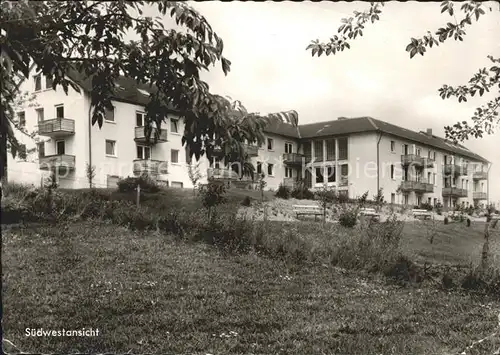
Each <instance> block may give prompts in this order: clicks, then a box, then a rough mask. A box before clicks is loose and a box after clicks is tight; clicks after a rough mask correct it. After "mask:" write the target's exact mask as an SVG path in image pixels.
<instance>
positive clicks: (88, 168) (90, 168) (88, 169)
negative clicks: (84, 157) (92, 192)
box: [85, 163, 95, 189]
mask: <svg viewBox="0 0 500 355" xmlns="http://www.w3.org/2000/svg"><path fill="white" fill-rule="evenodd" d="M85 175H86V176H87V181H88V182H89V187H90V188H91V189H92V188H94V178H95V165H90V164H89V163H86V165H85Z"/></svg>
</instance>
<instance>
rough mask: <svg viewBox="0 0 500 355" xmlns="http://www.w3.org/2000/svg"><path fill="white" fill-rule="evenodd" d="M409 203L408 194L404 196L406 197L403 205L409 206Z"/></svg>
mask: <svg viewBox="0 0 500 355" xmlns="http://www.w3.org/2000/svg"><path fill="white" fill-rule="evenodd" d="M408 201H409V196H408V194H404V195H403V203H404V204H405V205H407V204H408Z"/></svg>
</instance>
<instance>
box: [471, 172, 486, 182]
mask: <svg viewBox="0 0 500 355" xmlns="http://www.w3.org/2000/svg"><path fill="white" fill-rule="evenodd" d="M472 178H473V179H474V180H487V179H488V172H487V171H474V173H473V174H472Z"/></svg>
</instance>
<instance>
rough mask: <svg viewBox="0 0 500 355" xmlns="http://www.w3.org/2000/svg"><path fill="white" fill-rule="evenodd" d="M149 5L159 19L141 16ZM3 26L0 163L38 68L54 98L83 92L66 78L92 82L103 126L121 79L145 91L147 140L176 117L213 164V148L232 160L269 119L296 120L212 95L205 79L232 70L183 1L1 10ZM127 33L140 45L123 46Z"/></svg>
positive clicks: (193, 151) (21, 4) (95, 120)
mask: <svg viewBox="0 0 500 355" xmlns="http://www.w3.org/2000/svg"><path fill="white" fill-rule="evenodd" d="M148 6H151V7H153V8H156V10H157V11H158V13H159V14H160V15H161V17H159V18H154V19H153V18H151V17H144V16H142V14H143V11H144V10H145V9H146V7H148ZM165 16H170V17H171V18H173V19H174V20H175V22H176V24H177V26H179V29H168V28H165V27H164V25H163V22H162V18H163V17H165ZM0 23H1V35H0V36H1V37H0V39H1V52H2V56H1V63H0V64H1V68H0V69H1V72H0V74H1V81H2V83H3V84H4V85H2V103H3V105H2V108H3V109H2V111H1V112H2V113H1V115H2V117H1V118H2V120H1V123H2V125H1V127H0V128H1V130H0V133H1V135H2V136H1V137H2V144H1V147H2V149H3V150H2V155H4V154H5V151H6V150H5V149H6V140H8V141H9V142H10V144H11V145H12V146H13V147H15V146H16V145H17V141H16V140H15V136H14V133H13V130H12V127H11V124H10V122H12V116H13V112H12V103H13V101H14V97H15V95H16V94H17V92H18V90H19V84H20V82H21V81H22V80H23V79H26V78H28V77H29V72H30V68H31V66H32V65H34V69H35V70H37V71H41V72H42V74H43V75H44V76H46V77H47V78H48V79H49V80H50V81H51V82H52V87H53V88H54V89H55V88H56V87H62V88H63V90H64V91H65V92H66V93H67V92H68V89H69V88H70V87H72V88H73V89H74V90H76V91H78V92H80V91H81V90H80V87H79V86H78V85H76V84H75V83H74V82H73V81H72V80H70V76H74V75H76V76H79V77H80V76H83V80H87V79H88V81H90V82H91V83H90V85H91V87H92V89H91V90H89V94H90V101H91V112H90V114H91V118H92V124H98V125H99V127H101V126H102V123H103V120H104V113H105V109H106V108H110V107H111V105H112V104H111V99H113V98H114V97H115V87H116V83H117V81H118V80H119V79H120V78H121V77H126V78H128V79H131V80H134V81H135V82H137V83H138V85H139V86H143V87H148V88H149V89H148V91H149V92H150V94H149V98H148V99H149V101H148V103H147V104H146V105H145V111H146V117H145V124H144V126H145V128H144V129H145V135H146V137H147V139H148V140H150V139H152V140H153V141H156V140H157V138H158V135H159V134H160V131H159V130H153V129H152V127H153V126H154V125H156V126H157V127H158V128H161V125H162V123H163V122H164V120H165V118H166V116H167V113H170V112H172V110H175V111H176V113H178V114H179V115H180V116H182V117H183V118H184V126H185V129H184V135H183V137H182V143H183V144H186V145H187V147H188V148H189V149H188V150H189V154H190V156H195V157H196V159H197V160H198V159H199V158H200V157H201V156H203V155H206V156H207V157H208V158H210V157H211V156H212V153H213V149H214V147H215V146H216V145H217V146H220V147H223V149H225V151H233V150H232V147H233V146H235V145H237V146H239V147H240V148H241V146H242V144H243V143H244V142H245V141H248V142H258V143H262V142H263V141H264V136H263V134H262V128H263V127H264V126H265V125H266V124H267V123H268V118H273V117H274V118H277V117H281V116H282V115H285V116H288V117H293V116H296V115H297V113H296V112H294V111H287V112H280V113H276V114H270V115H268V116H266V117H264V116H261V115H260V114H257V113H248V112H246V110H243V109H242V107H243V106H242V105H238V102H236V103H235V102H233V103H232V102H230V101H229V100H228V99H226V98H224V97H222V96H219V95H215V94H212V93H210V91H209V87H208V84H207V83H206V82H204V81H203V80H201V79H200V73H201V72H202V71H204V70H205V71H207V70H208V69H209V67H210V66H215V65H216V64H219V65H220V66H221V68H222V71H223V72H224V74H226V75H227V74H228V72H229V71H230V66H231V62H230V61H229V60H228V59H227V58H225V57H224V56H223V48H224V45H223V41H222V39H221V38H220V37H219V36H218V35H217V34H216V33H215V31H214V30H213V29H212V27H211V26H210V24H209V23H208V22H207V20H206V19H205V18H204V17H203V16H201V15H200V14H199V13H198V12H197V11H195V10H194V9H193V8H192V7H191V6H189V5H188V4H187V3H185V2H177V1H159V2H156V1H139V2H133V1H96V2H81V1H64V2H50V1H43V2H35V1H29V2H28V1H4V2H2V5H1V11H0ZM129 33H132V34H135V36H136V37H137V40H130V41H127V40H125V36H126V35H128V34H129ZM235 117H236V118H237V119H235ZM153 132H155V133H156V134H152V133H153ZM14 151H15V150H14V149H13V152H14ZM238 151H239V152H240V151H241V149H239V150H238ZM237 160H238V161H241V160H244V159H243V158H241V157H240V158H239V159H237Z"/></svg>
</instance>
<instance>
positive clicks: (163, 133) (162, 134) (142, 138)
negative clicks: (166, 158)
mask: <svg viewBox="0 0 500 355" xmlns="http://www.w3.org/2000/svg"><path fill="white" fill-rule="evenodd" d="M167 133H168V132H167V130H166V129H163V128H162V129H160V130H159V131H158V128H156V127H153V128H152V130H151V136H150V138H149V144H154V142H155V135H156V134H158V140H157V141H156V142H157V143H164V142H166V141H168V135H167ZM135 141H136V142H139V143H148V142H147V140H146V135H145V134H144V127H142V126H141V127H135Z"/></svg>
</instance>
